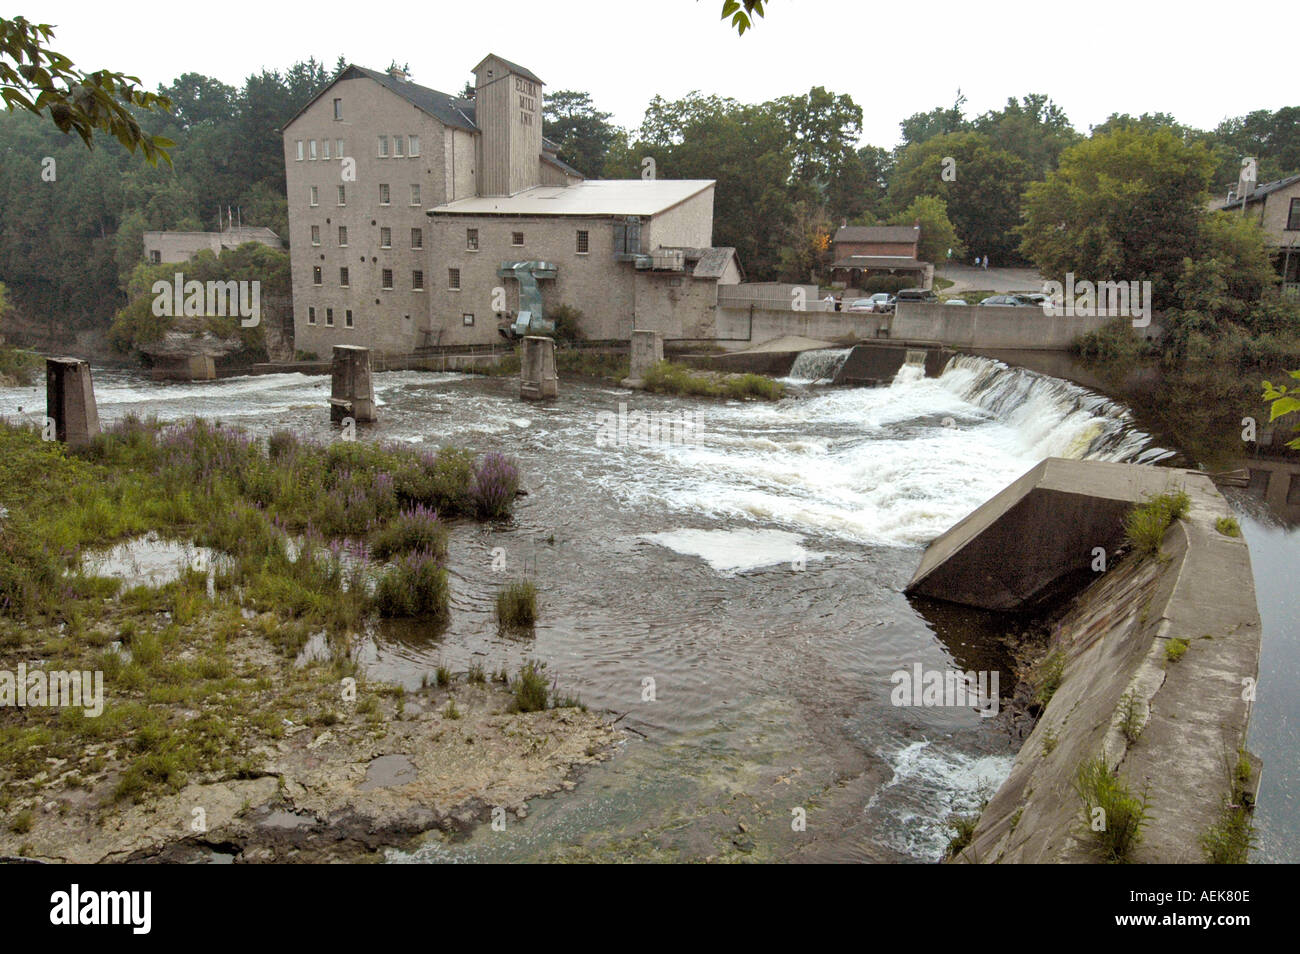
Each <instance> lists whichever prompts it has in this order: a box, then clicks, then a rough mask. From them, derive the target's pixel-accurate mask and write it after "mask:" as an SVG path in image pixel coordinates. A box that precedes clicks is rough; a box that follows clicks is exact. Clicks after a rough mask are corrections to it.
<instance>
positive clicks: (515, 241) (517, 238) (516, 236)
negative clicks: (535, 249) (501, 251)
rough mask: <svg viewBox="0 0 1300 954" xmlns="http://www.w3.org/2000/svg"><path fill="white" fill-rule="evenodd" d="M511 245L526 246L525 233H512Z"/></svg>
mask: <svg viewBox="0 0 1300 954" xmlns="http://www.w3.org/2000/svg"><path fill="white" fill-rule="evenodd" d="M510 244H511V245H523V244H524V233H523V232H511V233H510Z"/></svg>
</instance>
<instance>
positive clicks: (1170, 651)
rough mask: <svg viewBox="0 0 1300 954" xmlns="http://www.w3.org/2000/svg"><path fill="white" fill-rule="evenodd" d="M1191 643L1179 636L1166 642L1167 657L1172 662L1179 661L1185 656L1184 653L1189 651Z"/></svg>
mask: <svg viewBox="0 0 1300 954" xmlns="http://www.w3.org/2000/svg"><path fill="white" fill-rule="evenodd" d="M1190 645H1191V643H1189V642H1188V641H1187V640H1185V639H1178V638H1177V637H1175V638H1173V639H1170V640H1169V641H1167V642H1166V643H1165V659H1167V660H1169V661H1170V662H1178V660H1180V659H1182V658H1183V653H1185V652H1187V648H1188V647H1189V646H1190Z"/></svg>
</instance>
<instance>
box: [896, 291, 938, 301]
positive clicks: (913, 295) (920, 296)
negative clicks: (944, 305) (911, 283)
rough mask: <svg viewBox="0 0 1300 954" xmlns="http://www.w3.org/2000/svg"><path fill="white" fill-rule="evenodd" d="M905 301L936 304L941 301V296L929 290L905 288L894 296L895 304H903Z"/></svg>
mask: <svg viewBox="0 0 1300 954" xmlns="http://www.w3.org/2000/svg"><path fill="white" fill-rule="evenodd" d="M905 301H916V302H924V303H926V304H935V303H937V302H938V301H939V296H938V295H936V294H935V293H934V292H933V291H932V290H930V289H929V288H904V289H903V290H902V291H900V292H899V293H898V294H897V295H896V296H894V304H895V305H897V304H901V303H902V302H905Z"/></svg>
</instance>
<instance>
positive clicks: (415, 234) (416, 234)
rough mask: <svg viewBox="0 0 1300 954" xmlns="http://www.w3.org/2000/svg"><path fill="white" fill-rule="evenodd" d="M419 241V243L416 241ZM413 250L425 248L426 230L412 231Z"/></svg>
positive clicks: (414, 229)
mask: <svg viewBox="0 0 1300 954" xmlns="http://www.w3.org/2000/svg"><path fill="white" fill-rule="evenodd" d="M417 239H418V240H419V241H418V242H417V241H416V240H417ZM411 248H420V249H422V248H424V229H419V228H412V229H411Z"/></svg>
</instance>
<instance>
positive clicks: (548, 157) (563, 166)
mask: <svg viewBox="0 0 1300 954" xmlns="http://www.w3.org/2000/svg"><path fill="white" fill-rule="evenodd" d="M542 162H546V163H549V164H551V165H553V166H555V168H557V169H559V170H560V171H561V172H565V173H568V174H569V175H571V176H577V177H578V178H579V179H581V178H584V176H583V174H582V173H581V172H579V171H578V170H577V169H575V168H573V166H571V165H569V164H568V163H567V162H565V161H564V160H563V159H560V158H559V157H557V156H556V155H555V154H554V153H550V152H543V153H542Z"/></svg>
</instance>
